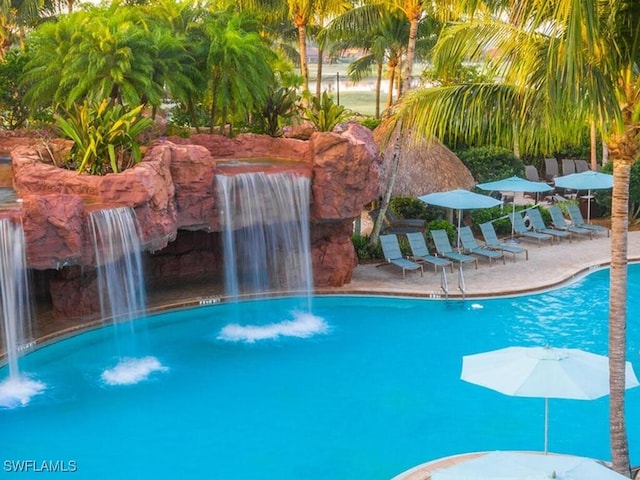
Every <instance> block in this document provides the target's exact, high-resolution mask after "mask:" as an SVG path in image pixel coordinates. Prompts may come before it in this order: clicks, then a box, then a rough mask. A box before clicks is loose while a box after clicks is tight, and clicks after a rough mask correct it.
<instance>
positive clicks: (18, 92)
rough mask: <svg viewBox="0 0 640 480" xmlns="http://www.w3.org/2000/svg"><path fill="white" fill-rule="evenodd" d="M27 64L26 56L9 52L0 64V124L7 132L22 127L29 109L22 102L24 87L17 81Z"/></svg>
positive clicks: (17, 52) (14, 51)
mask: <svg viewBox="0 0 640 480" xmlns="http://www.w3.org/2000/svg"><path fill="white" fill-rule="evenodd" d="M26 63H27V56H26V55H25V54H24V53H21V52H19V51H18V50H11V51H10V52H9V53H8V54H7V55H6V56H5V58H4V59H3V61H2V62H0V124H1V125H2V127H3V128H6V129H8V130H15V129H17V128H21V127H22V126H24V124H25V122H26V120H27V118H28V116H29V109H28V108H27V107H26V106H25V104H24V102H23V97H24V92H25V90H26V87H25V86H24V84H22V83H20V82H19V81H18V79H19V78H20V75H21V74H22V70H23V68H24V66H25V65H26Z"/></svg>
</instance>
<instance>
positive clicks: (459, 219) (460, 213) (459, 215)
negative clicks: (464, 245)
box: [458, 210, 462, 252]
mask: <svg viewBox="0 0 640 480" xmlns="http://www.w3.org/2000/svg"><path fill="white" fill-rule="evenodd" d="M461 217H462V210H458V252H460V225H461V221H462V218H461Z"/></svg>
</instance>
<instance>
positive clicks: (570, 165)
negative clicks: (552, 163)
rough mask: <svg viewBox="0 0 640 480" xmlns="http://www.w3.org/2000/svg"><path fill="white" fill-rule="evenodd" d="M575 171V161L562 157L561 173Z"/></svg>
mask: <svg viewBox="0 0 640 480" xmlns="http://www.w3.org/2000/svg"><path fill="white" fill-rule="evenodd" d="M572 173H576V162H575V161H574V160H573V159H572V158H563V159H562V175H571V174H572Z"/></svg>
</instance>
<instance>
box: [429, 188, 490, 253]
mask: <svg viewBox="0 0 640 480" xmlns="http://www.w3.org/2000/svg"><path fill="white" fill-rule="evenodd" d="M418 200H422V201H423V202H424V203H427V204H429V205H435V206H437V207H444V208H452V209H455V210H458V242H457V246H458V248H460V222H461V219H462V210H472V209H475V208H490V207H495V206H496V205H500V204H501V203H502V202H501V201H500V200H497V199H495V198H493V197H489V196H488V195H482V194H480V193H474V192H470V191H469V190H462V189H457V190H449V191H447V192H435V193H429V194H427V195H422V196H420V197H418Z"/></svg>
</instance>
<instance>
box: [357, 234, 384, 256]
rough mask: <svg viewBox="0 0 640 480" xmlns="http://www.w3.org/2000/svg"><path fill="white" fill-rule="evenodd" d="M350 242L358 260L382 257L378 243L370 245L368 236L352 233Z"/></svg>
mask: <svg viewBox="0 0 640 480" xmlns="http://www.w3.org/2000/svg"><path fill="white" fill-rule="evenodd" d="M351 242H352V243H353V247H354V248H355V250H356V255H357V256H358V260H359V261H367V260H379V259H382V258H384V255H383V253H382V247H381V246H380V243H377V244H375V245H372V244H370V243H369V237H367V236H363V235H353V236H352V237H351Z"/></svg>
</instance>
